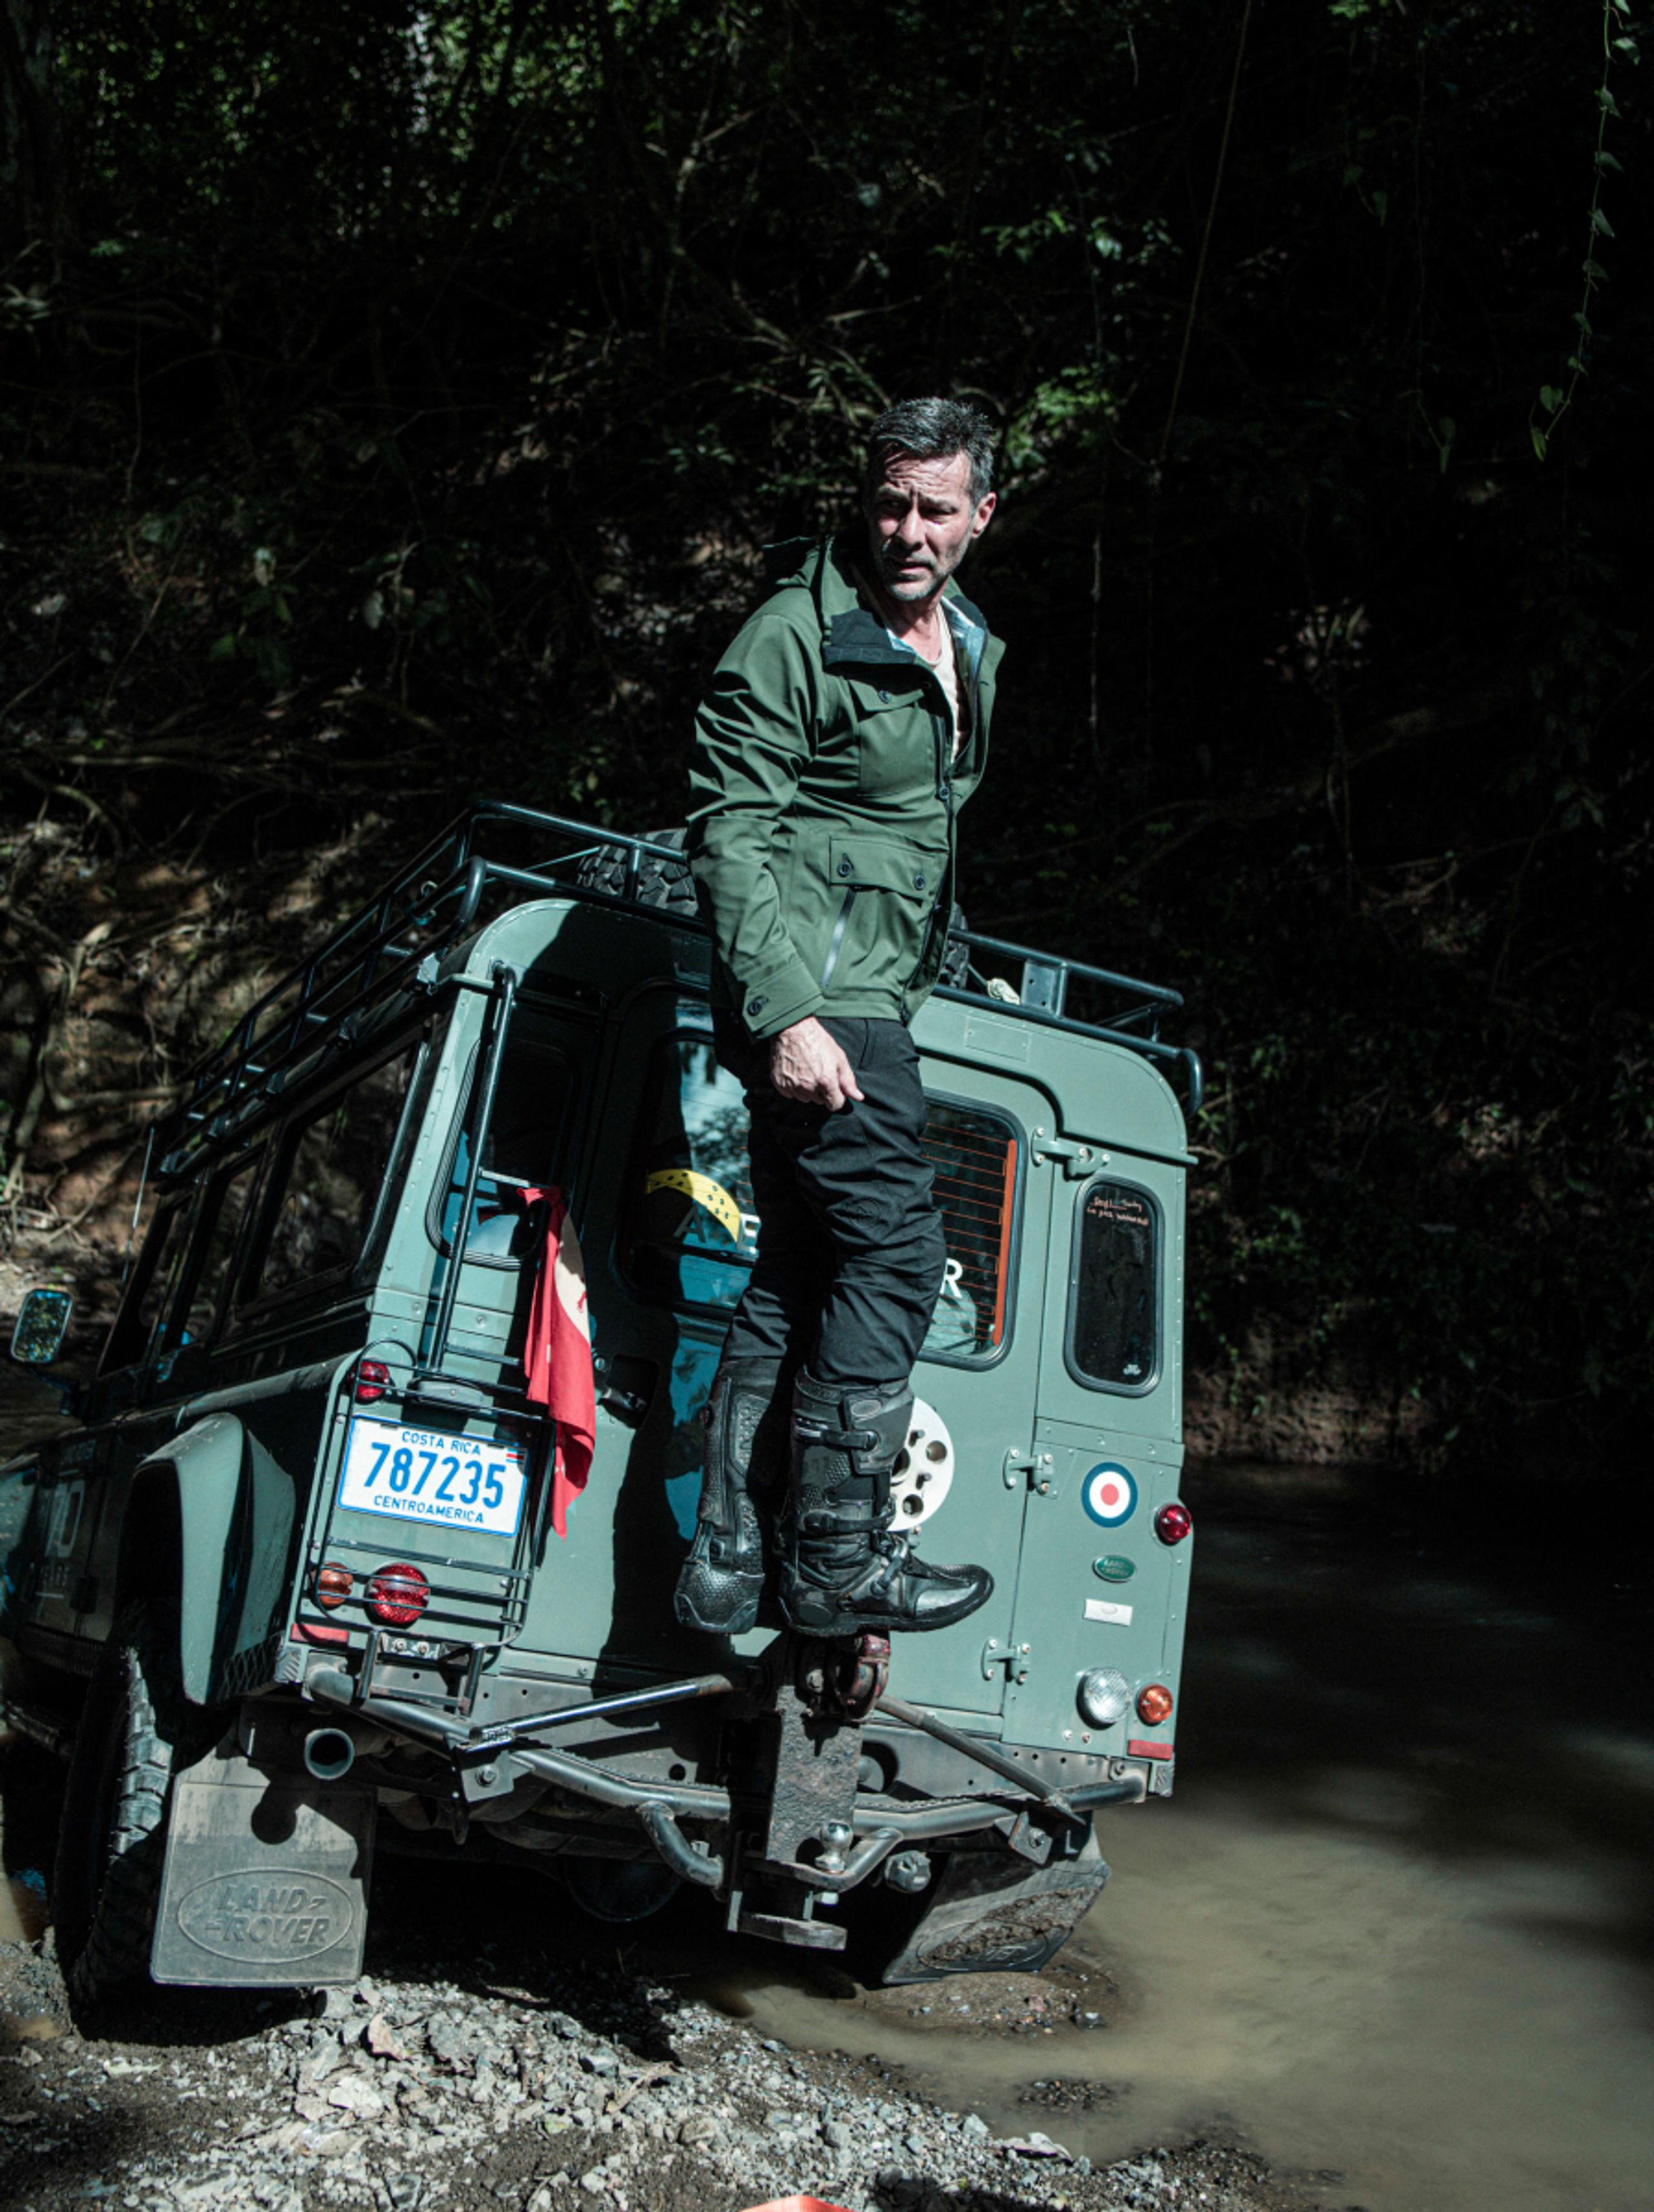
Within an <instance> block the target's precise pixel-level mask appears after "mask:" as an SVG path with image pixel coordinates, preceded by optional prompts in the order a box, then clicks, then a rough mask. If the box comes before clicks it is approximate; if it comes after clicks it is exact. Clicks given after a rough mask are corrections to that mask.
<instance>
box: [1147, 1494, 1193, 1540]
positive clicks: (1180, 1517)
mask: <svg viewBox="0 0 1654 2212" xmlns="http://www.w3.org/2000/svg"><path fill="white" fill-rule="evenodd" d="M1194 1525H1195V1516H1194V1515H1193V1514H1192V1513H1191V1511H1190V1510H1189V1508H1188V1507H1187V1506H1186V1505H1185V1504H1184V1503H1183V1501H1182V1499H1181V1498H1173V1499H1172V1503H1171V1504H1169V1505H1162V1506H1161V1508H1160V1511H1159V1512H1158V1513H1157V1514H1156V1515H1155V1516H1154V1534H1156V1535H1157V1536H1158V1537H1159V1538H1160V1541H1161V1543H1162V1544H1180V1543H1182V1541H1183V1540H1184V1537H1185V1536H1186V1535H1187V1534H1189V1531H1190V1530H1191V1528H1193V1527H1194Z"/></svg>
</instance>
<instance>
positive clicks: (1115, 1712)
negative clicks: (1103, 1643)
mask: <svg viewBox="0 0 1654 2212" xmlns="http://www.w3.org/2000/svg"><path fill="white" fill-rule="evenodd" d="M1074 1701H1075V1705H1078V1706H1079V1708H1080V1711H1081V1716H1082V1717H1083V1718H1084V1719H1086V1720H1088V1721H1089V1722H1090V1723H1091V1725H1092V1726H1093V1728H1100V1729H1105V1728H1112V1727H1113V1725H1114V1723H1115V1722H1116V1721H1118V1720H1121V1719H1123V1718H1124V1716H1125V1714H1126V1712H1127V1711H1128V1710H1129V1709H1130V1704H1131V1685H1130V1682H1128V1681H1127V1680H1126V1679H1125V1676H1124V1674H1121V1672H1120V1670H1119V1668H1118V1667H1094V1668H1092V1669H1091V1671H1090V1672H1089V1674H1081V1677H1080V1680H1079V1681H1078V1682H1077V1683H1076V1684H1075V1691H1074Z"/></svg>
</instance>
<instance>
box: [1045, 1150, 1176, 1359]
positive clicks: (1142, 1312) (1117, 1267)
mask: <svg viewBox="0 0 1654 2212" xmlns="http://www.w3.org/2000/svg"><path fill="white" fill-rule="evenodd" d="M1068 1352H1069V1366H1070V1368H1071V1369H1072V1370H1073V1371H1074V1373H1075V1375H1076V1376H1078V1377H1079V1379H1080V1380H1081V1382H1082V1383H1090V1384H1092V1385H1093V1387H1094V1389H1100V1390H1122V1391H1136V1390H1147V1389H1150V1388H1151V1387H1152V1386H1153V1384H1154V1379H1155V1376H1156V1375H1157V1374H1158V1372H1159V1370H1160V1208H1159V1206H1157V1205H1156V1203H1155V1201H1154V1198H1153V1197H1152V1196H1151V1195H1150V1194H1149V1193H1148V1191H1146V1190H1143V1189H1141V1188H1139V1187H1138V1186H1137V1185H1136V1183H1129V1182H1109V1181H1102V1182H1093V1183H1088V1185H1087V1187H1086V1189H1085V1192H1084V1194H1083V1195H1082V1196H1081V1200H1080V1207H1079V1213H1078V1217H1077V1218H1076V1221H1075V1232H1074V1272H1073V1278H1072V1282H1071V1285H1070V1290H1069V1346H1068Z"/></svg>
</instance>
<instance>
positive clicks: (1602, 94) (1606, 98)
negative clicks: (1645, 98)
mask: <svg viewBox="0 0 1654 2212" xmlns="http://www.w3.org/2000/svg"><path fill="white" fill-rule="evenodd" d="M1596 98H1597V101H1598V104H1599V105H1600V106H1603V107H1604V108H1606V109H1607V111H1608V112H1609V114H1610V115H1617V114H1618V113H1619V112H1620V107H1619V102H1618V101H1617V100H1615V97H1614V94H1612V93H1611V92H1610V91H1609V88H1608V87H1607V86H1606V85H1603V86H1601V87H1600V88H1599V89H1598V91H1597V94H1596Z"/></svg>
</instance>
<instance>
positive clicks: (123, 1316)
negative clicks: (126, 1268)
mask: <svg viewBox="0 0 1654 2212" xmlns="http://www.w3.org/2000/svg"><path fill="white" fill-rule="evenodd" d="M189 1218H190V1202H189V1200H188V1199H187V1198H183V1199H179V1200H177V1201H176V1202H175V1203H174V1204H172V1205H169V1206H166V1207H164V1208H163V1210H162V1211H161V1212H159V1213H158V1214H156V1216H155V1218H154V1220H153V1221H152V1222H151V1223H150V1224H149V1234H148V1236H147V1237H145V1238H144V1240H143V1249H142V1251H141V1252H140V1253H139V1255H138V1264H137V1266H136V1268H134V1270H133V1272H132V1279H131V1281H130V1283H129V1284H128V1285H127V1290H126V1295H125V1297H124V1298H123V1299H122V1300H121V1306H120V1311H119V1313H118V1314H117V1316H115V1326H114V1327H113V1328H112V1329H111V1331H110V1332H109V1341H108V1343H107V1344H106V1346H105V1347H104V1355H103V1359H102V1362H101V1371H102V1372H103V1373H104V1374H106V1375H109V1374H112V1373H113V1372H114V1371H115V1370H117V1369H118V1368H121V1367H130V1366H131V1365H132V1364H133V1363H134V1362H135V1361H136V1360H139V1359H142V1357H143V1355H144V1353H145V1352H146V1351H147V1350H148V1346H149V1340H150V1339H151V1338H152V1337H153V1335H154V1330H155V1324H156V1322H158V1321H159V1320H160V1318H161V1315H162V1314H163V1313H164V1312H165V1310H166V1308H167V1300H168V1298H169V1297H171V1296H172V1291H173V1285H174V1284H175V1283H176V1282H177V1280H178V1270H179V1261H181V1260H182V1258H183V1256H184V1243H185V1237H184V1231H185V1224H186V1222H187V1221H188V1220H189Z"/></svg>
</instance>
